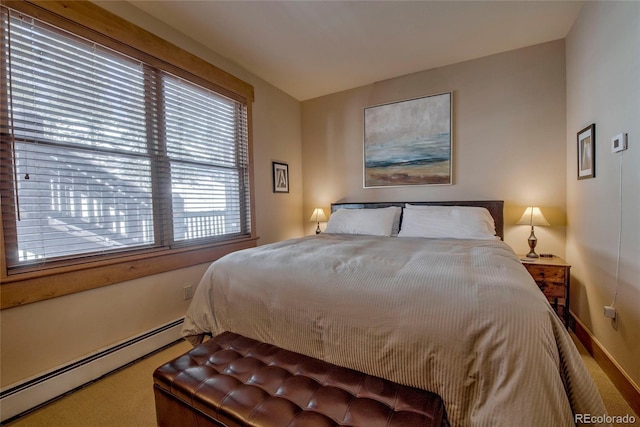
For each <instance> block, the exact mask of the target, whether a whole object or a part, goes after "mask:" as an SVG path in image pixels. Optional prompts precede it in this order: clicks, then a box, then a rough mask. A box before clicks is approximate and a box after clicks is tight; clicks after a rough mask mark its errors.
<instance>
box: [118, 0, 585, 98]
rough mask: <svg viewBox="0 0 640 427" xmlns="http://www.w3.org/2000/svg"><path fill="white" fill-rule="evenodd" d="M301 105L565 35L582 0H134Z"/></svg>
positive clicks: (144, 9)
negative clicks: (354, 89) (390, 79)
mask: <svg viewBox="0 0 640 427" xmlns="http://www.w3.org/2000/svg"><path fill="white" fill-rule="evenodd" d="M129 3H131V4H133V5H134V6H136V7H137V8H139V9H141V10H143V11H144V12H146V13H148V14H149V15H152V16H153V17H155V18H157V19H159V20H160V21H163V22H165V23H166V24H168V25H170V26H171V27H173V28H175V29H176V30H178V31H180V32H181V33H183V34H185V35H187V36H189V37H190V38H192V39H194V40H196V41H197V42H199V43H201V44H203V45H205V46H207V47H208V48H210V49H211V50H213V51H215V52H216V53H218V54H220V55H222V56H224V57H226V58H228V59H230V60H232V61H233V62H235V63H236V64H238V65H239V66H241V67H242V68H244V69H246V70H247V71H250V72H251V73H253V74H255V75H256V76H258V77H260V78H262V79H264V80H265V81H267V82H269V83H271V84H272V85H274V86H276V87H277V88H279V89H281V90H282V91H284V92H286V93H288V94H289V95H291V96H293V97H294V98H296V99H298V100H300V101H303V100H306V99H311V98H315V97H319V96H322V95H327V94H330V93H335V92H339V91H342V90H346V89H351V88H354V87H358V86H362V85H366V84H370V83H373V82H376V81H380V80H385V79H389V78H392V77H397V76H401V75H405V74H410V73H414V72H418V71H422V70H428V69H432V68H436V67H442V66H445V65H449V64H454V63H457V62H462V61H466V60H470V59H474V58H480V57H483V56H487V55H492V54H495V53H499V52H505V51H508V50H512V49H518V48H521V47H524V46H530V45H534V44H538V43H544V42H547V41H551V40H557V39H561V38H564V37H566V35H567V33H568V32H569V30H570V29H571V25H572V24H573V22H574V20H575V18H576V17H577V15H578V12H579V11H580V8H581V7H582V1H526V0H520V1H482V0H476V1H455V0H449V1H185V0H160V1H154V0H152V1H148V0H142V1H139V0H129Z"/></svg>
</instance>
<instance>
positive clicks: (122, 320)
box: [0, 2, 303, 387]
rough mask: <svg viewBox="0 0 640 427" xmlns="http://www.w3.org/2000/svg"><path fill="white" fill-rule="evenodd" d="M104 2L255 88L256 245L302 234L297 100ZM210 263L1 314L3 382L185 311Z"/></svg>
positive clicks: (125, 7)
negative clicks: (282, 182)
mask: <svg viewBox="0 0 640 427" xmlns="http://www.w3.org/2000/svg"><path fill="white" fill-rule="evenodd" d="M97 3H98V4H99V5H100V6H101V7H103V8H105V9H107V10H109V11H110V12H113V13H115V14H116V15H119V16H121V17H123V18H125V19H127V20H129V21H131V22H133V23H134V24H136V25H138V26H140V27H143V28H145V29H146V30H148V31H151V32H152V33H155V34H156V35H158V36H160V37H162V38H164V39H165V40H168V41H170V42H172V43H173V44H176V45H178V46H179V47H181V48H183V49H185V50H187V51H189V52H191V53H193V54H195V55H197V56H199V57H201V58H203V59H205V60H207V61H208V62H210V63H212V64H214V65H216V66H218V67H220V68H222V69H224V70H226V71H228V72H230V73H232V74H234V75H235V76H236V77H239V78H241V79H243V80H245V81H246V82H248V83H250V84H252V85H253V86H254V88H255V98H256V100H255V102H254V104H253V125H254V127H253V157H254V178H255V192H254V195H255V206H256V229H257V234H258V236H259V238H260V239H259V241H258V244H265V243H269V242H274V241H279V240H282V239H286V238H290V237H298V236H300V235H302V233H303V229H302V223H303V221H302V180H301V176H302V159H301V130H300V103H299V102H298V101H297V100H295V99H294V98H292V97H290V96H288V95H286V94H285V93H283V92H282V91H280V90H278V89H276V88H274V87H273V86H271V85H269V84H267V83H266V82H264V81H262V80H260V79H259V78H257V77H256V76H254V75H252V74H250V73H248V72H247V71H245V70H243V69H241V68H240V67H238V66H236V65H235V64H233V63H232V62H231V61H229V60H227V59H225V58H222V57H220V56H219V55H217V54H216V53H214V52H212V51H210V50H208V49H207V48H205V47H204V46H202V45H198V44H196V43H195V42H194V41H192V40H190V39H188V38H186V37H185V36H184V35H182V34H180V33H178V32H176V31H174V30H173V29H171V28H170V27H169V26H167V25H165V24H162V23H160V22H159V21H157V20H155V19H154V18H152V17H150V16H149V15H147V14H145V13H143V12H142V11H140V10H139V9H136V8H135V7H133V6H132V5H130V4H128V3H126V2H97ZM272 160H277V161H283V162H286V163H288V164H289V172H290V175H291V176H292V177H293V179H292V180H291V182H290V193H289V194H274V193H272V188H271V161H272ZM205 269H206V265H200V266H195V267H191V268H186V269H182V270H177V271H173V272H168V273H163V274H159V275H156V276H151V277H146V278H143V279H139V280H133V281H130V282H126V283H120V284H116V285H112V286H107V287H103V288H99V289H95V290H91V291H86V292H81V293H77V294H74V295H70V296H65V297H60V298H55V299H50V300H46V301H41V302H37V303H33V304H29V305H26V306H24V307H16V308H11V309H7V310H2V311H0V324H1V325H2V340H1V342H0V358H1V360H2V364H1V371H0V378H1V381H2V384H1V385H2V387H5V386H7V385H9V384H13V383H16V382H20V381H22V380H24V379H26V378H28V377H30V376H33V375H38V374H41V373H42V372H44V371H47V370H49V369H51V368H54V367H57V366H60V365H63V364H66V363H69V362H70V361H73V360H75V359H78V358H81V357H83V356H85V355H87V354H90V353H92V352H94V351H96V350H99V349H102V348H104V347H107V346H109V345H112V344H114V343H117V342H120V341H123V340H126V339H128V338H130V337H132V336H135V335H137V334H139V333H142V332H145V331H147V330H150V329H153V328H155V327H158V326H160V325H162V324H164V323H167V322H171V321H173V320H175V319H177V318H179V317H181V316H184V313H185V311H186V308H187V305H188V302H189V301H183V290H182V288H183V286H184V285H185V284H192V285H197V283H198V281H199V278H200V277H201V276H202V274H203V272H204V270H205Z"/></svg>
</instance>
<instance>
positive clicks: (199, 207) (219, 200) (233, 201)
mask: <svg viewBox="0 0 640 427" xmlns="http://www.w3.org/2000/svg"><path fill="white" fill-rule="evenodd" d="M171 191H172V194H173V227H174V240H175V241H181V240H187V239H197V238H202V237H212V236H221V235H224V234H233V233H240V232H241V231H242V229H241V220H240V212H239V208H238V206H239V200H238V193H239V189H238V174H237V172H235V171H233V170H225V169H218V170H212V169H210V168H205V167H198V166H196V165H189V164H175V163H174V164H173V165H172V166H171Z"/></svg>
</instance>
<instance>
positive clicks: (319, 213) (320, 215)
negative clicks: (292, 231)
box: [309, 208, 327, 222]
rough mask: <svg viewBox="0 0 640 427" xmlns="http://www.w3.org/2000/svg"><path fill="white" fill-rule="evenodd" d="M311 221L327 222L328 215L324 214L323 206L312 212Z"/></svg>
mask: <svg viewBox="0 0 640 427" xmlns="http://www.w3.org/2000/svg"><path fill="white" fill-rule="evenodd" d="M309 221H313V222H326V221H327V216H326V215H325V214H324V211H323V210H322V209H321V208H315V209H314V210H313V213H312V214H311V218H309Z"/></svg>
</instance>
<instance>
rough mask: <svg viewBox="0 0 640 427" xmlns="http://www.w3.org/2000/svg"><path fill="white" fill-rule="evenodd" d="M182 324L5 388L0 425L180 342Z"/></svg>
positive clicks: (0, 402)
mask: <svg viewBox="0 0 640 427" xmlns="http://www.w3.org/2000/svg"><path fill="white" fill-rule="evenodd" d="M183 322H184V318H180V319H177V320H174V321H173V322H169V323H166V324H164V325H162V326H160V327H158V328H155V329H153V330H150V331H147V332H145V333H142V334H140V335H137V336H135V337H133V338H130V339H128V340H125V341H122V342H120V343H118V344H115V345H112V346H110V347H107V348H104V349H102V350H99V351H97V352H95V353H92V354H90V355H88V356H86V357H83V358H81V359H79V360H76V361H74V362H71V363H68V364H66V365H63V366H60V367H58V368H55V369H52V370H51V371H48V372H46V373H44V374H41V375H38V376H36V377H33V378H30V379H28V380H25V381H21V382H20V383H17V384H12V385H10V386H7V387H5V388H3V389H2V390H0V416H1V419H0V422H3V423H4V422H5V421H11V420H12V419H14V418H17V417H19V416H20V415H22V414H24V413H26V412H28V411H30V410H32V409H35V408H37V407H39V406H41V405H43V404H45V403H47V402H49V401H51V400H53V399H55V398H57V397H60V396H62V395H64V394H67V393H69V392H71V391H73V390H75V389H77V388H79V387H82V386H83V385H86V384H88V383H91V382H92V381H94V380H96V379H98V378H100V377H103V376H105V375H106V374H108V373H110V372H113V371H115V370H118V369H119V368H122V367H123V366H126V365H128V364H130V363H131V362H134V361H136V360H138V359H140V358H142V357H144V356H146V355H148V354H150V353H153V352H154V351H156V350H158V349H161V348H162V347H164V346H167V345H169V344H171V343H173V342H175V341H177V340H179V339H180V329H181V328H182V323H183Z"/></svg>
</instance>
